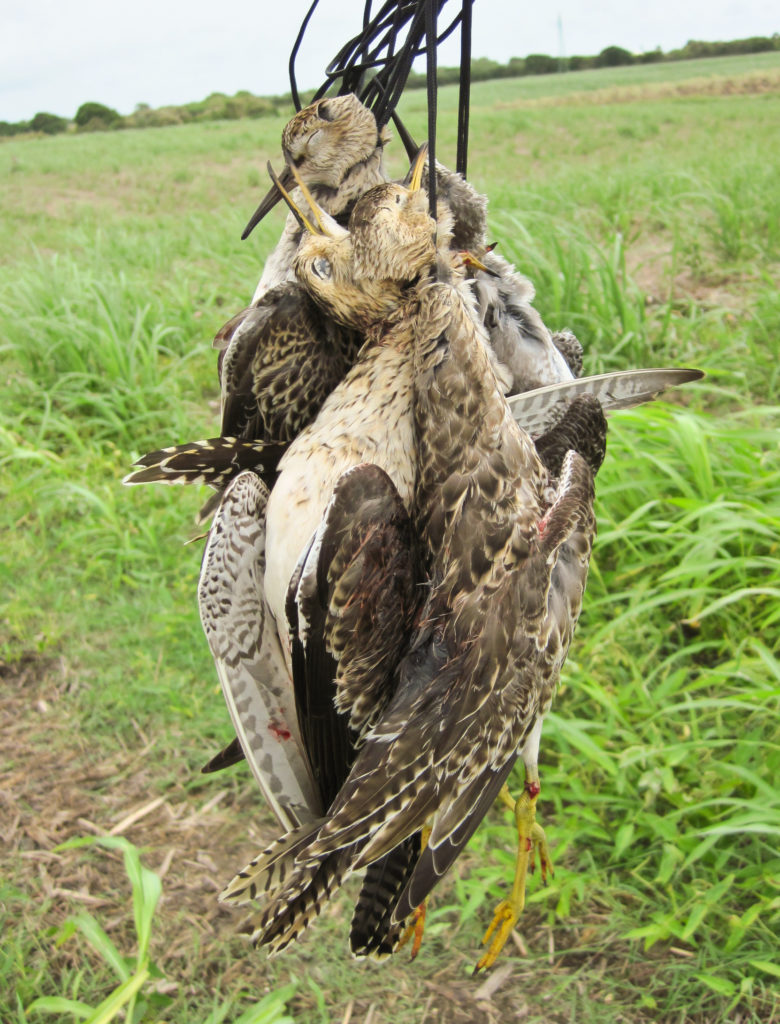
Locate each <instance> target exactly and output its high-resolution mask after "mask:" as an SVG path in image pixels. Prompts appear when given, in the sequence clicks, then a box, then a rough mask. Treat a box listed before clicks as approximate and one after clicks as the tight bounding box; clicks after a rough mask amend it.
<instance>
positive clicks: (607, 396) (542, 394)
mask: <svg viewBox="0 0 780 1024" xmlns="http://www.w3.org/2000/svg"><path fill="white" fill-rule="evenodd" d="M703 376H704V374H703V373H702V371H701V370H692V369H684V368H681V369H675V368H671V367H670V368H668V369H650V370H620V371H618V372H615V373H600V374H597V375H596V376H593V377H579V378H578V379H577V380H571V381H566V382H565V383H562V384H550V385H549V386H548V387H544V388H535V389H534V390H533V391H524V392H523V393H522V394H519V395H510V396H509V397H508V398H507V402H508V403H509V408H510V409H511V410H512V415H513V416H514V418H515V419H516V420H517V422H518V423H519V424H520V426H521V427H523V429H524V430H527V431H528V433H529V434H532V435H533V436H534V437H538V436H539V435H540V434H544V433H545V431H547V430H549V429H550V428H551V427H553V426H555V424H556V423H557V422H558V421H559V420H560V418H561V416H562V415H563V412H564V411H565V409H566V408H567V407H568V405H569V404H570V403H571V402H572V401H573V400H574V399H575V398H577V397H579V396H581V395H591V396H592V397H593V398H595V399H597V400H598V402H599V404H600V405H601V407H602V409H603V410H604V412H605V413H607V414H608V413H611V412H615V411H616V410H618V409H631V408H633V407H634V406H635V405H641V404H642V403H643V402H650V401H652V400H653V399H654V398H657V397H658V396H659V395H660V394H662V393H663V392H664V391H666V390H668V389H669V388H672V387H678V386H679V385H680V384H687V383H688V382H690V381H694V380H701V378H702V377H703Z"/></svg>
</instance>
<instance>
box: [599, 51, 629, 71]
mask: <svg viewBox="0 0 780 1024" xmlns="http://www.w3.org/2000/svg"><path fill="white" fill-rule="evenodd" d="M595 63H596V67H597V68H616V67H620V66H621V65H623V64H633V63H634V55H633V54H632V53H629V52H628V50H624V49H623V47H622V46H607V47H605V48H604V49H603V50H602V51H601V53H600V54H599V55H598V57H596V62H595Z"/></svg>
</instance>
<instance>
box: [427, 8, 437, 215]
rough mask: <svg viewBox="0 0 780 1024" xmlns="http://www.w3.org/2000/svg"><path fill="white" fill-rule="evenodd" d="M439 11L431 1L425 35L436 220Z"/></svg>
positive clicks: (430, 174)
mask: <svg viewBox="0 0 780 1024" xmlns="http://www.w3.org/2000/svg"><path fill="white" fill-rule="evenodd" d="M438 13H439V12H438V11H437V9H436V7H435V5H434V4H433V3H431V2H429V3H428V4H427V5H426V8H425V35H426V39H427V43H428V47H427V50H428V52H427V61H426V77H427V79H428V83H427V84H428V208H429V210H430V214H431V217H433V219H434V221H435V220H436V114H437V112H438V111H437V100H438V82H437V81H436V44H437V39H436V16H437V14H438Z"/></svg>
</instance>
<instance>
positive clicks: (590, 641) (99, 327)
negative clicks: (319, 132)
mask: <svg viewBox="0 0 780 1024" xmlns="http://www.w3.org/2000/svg"><path fill="white" fill-rule="evenodd" d="M587 93H590V97H589V98H588V96H587V95H586V94H587ZM424 101H425V100H424V92H422V91H420V92H416V93H411V94H410V95H409V96H408V98H407V99H406V100H405V101H404V104H405V106H404V108H403V109H404V113H405V115H406V118H407V120H408V123H409V126H410V128H411V130H412V132H413V133H414V134H415V135H416V136H417V137H421V136H422V134H423V125H424ZM456 103H457V98H456V92H455V91H454V90H451V89H447V90H443V92H442V94H441V97H440V125H441V128H440V136H439V154H438V155H439V156H440V158H441V159H444V160H445V161H448V162H453V160H454V155H453V154H454V138H455V132H454V123H453V120H454V119H453V112H454V110H455V109H456ZM471 118H472V119H471V130H472V143H471V149H470V166H469V173H470V177H471V178H472V180H473V181H474V183H475V184H476V185H477V186H478V187H479V188H480V189H481V190H483V191H485V192H486V193H487V194H488V195H489V196H490V227H491V232H492V235H493V237H494V238H495V239H496V240H497V241H498V243H499V251H500V252H502V253H503V254H504V255H505V256H506V257H508V258H509V259H511V260H512V261H513V262H515V263H516V265H517V267H518V269H519V270H521V271H522V272H523V273H525V274H527V275H528V276H529V277H530V278H531V279H532V280H533V282H534V284H535V285H536V290H537V298H536V305H537V306H538V308H539V310H540V311H541V313H542V315H543V317H544V318H545V321H546V322H547V323H548V325H549V326H550V327H551V328H553V329H555V328H561V327H565V326H568V327H571V328H572V329H573V330H574V331H575V333H576V334H577V335H578V337H579V338H580V339H581V341H582V343H583V345H584V348H585V352H586V369H587V371H588V372H598V371H601V370H605V369H613V368H624V367H630V366H653V365H663V364H673V365H681V366H682V365H689V366H698V367H700V368H701V369H703V370H705V371H706V372H707V378H706V380H705V381H703V382H702V383H701V384H698V385H694V386H689V387H688V388H686V389H685V390H684V391H681V392H680V393H679V394H677V395H674V396H673V397H672V398H671V400H670V401H669V402H668V403H658V404H656V405H653V406H651V407H646V408H643V409H639V410H637V411H634V412H632V413H630V414H623V415H620V416H615V417H614V418H613V419H612V420H611V422H610V436H609V446H608V452H607V459H606V462H605V464H604V466H603V468H602V470H601V472H600V474H599V477H598V479H597V504H598V508H597V511H598V521H599V537H598V540H597V544H596V548H595V552H594V557H593V562H592V566H591V574H590V579H589V583H588V591H587V594H586V599H585V607H584V612H583V615H582V618H581V621H580V625H579V628H578V632H577V636H576V637H575V641H574V643H573V645H572V650H571V654H570V657H569V660H568V662H567V665H566V667H565V670H564V675H563V680H562V685H561V688H560V692H559V695H558V697H557V699H556V704H555V707H554V713H553V714H552V715H551V716H550V717H549V719H548V721H547V724H546V726H545V734H544V737H543V741H542V749H541V755H540V771H541V778H542V795H541V797H540V803H539V815H540V820H541V821H542V822H543V823H544V825H545V828H546V831H547V835H548V839H549V840H550V843H551V847H552V854H553V860H554V864H555V877H554V879H553V880H552V884H551V885H550V886H549V888H547V889H543V888H541V886H540V885H539V883H538V882H537V881H532V883H531V887H530V895H529V901H528V905H527V908H526V912H525V914H524V917H523V918H522V920H521V921H520V923H519V925H518V928H517V931H516V933H515V936H514V941H513V942H510V943H509V944H508V946H507V949H506V951H505V953H504V955H503V957H502V958H501V959H500V960H499V963H498V964H497V966H496V968H495V969H494V971H493V973H492V974H490V975H488V976H486V977H481V978H477V979H472V978H471V970H472V968H473V965H474V963H475V962H476V959H477V957H478V955H479V949H480V945H479V944H480V939H481V935H482V931H483V930H484V928H485V926H486V924H487V923H488V921H489V919H490V917H491V915H492V909H493V906H494V904H495V903H496V902H497V901H498V900H499V899H500V898H501V897H502V895H503V894H504V892H505V891H506V889H507V887H508V886H509V885H510V884H511V877H512V871H513V861H514V829H513V826H512V824H511V821H510V818H509V815H508V814H507V813H506V812H504V811H503V810H500V809H498V808H495V809H494V810H492V811H491V812H490V813H489V814H488V816H487V818H486V819H485V822H484V823H483V824H482V826H481V827H480V829H479V830H478V832H477V834H476V836H475V837H474V839H473V840H472V842H471V843H470V845H469V847H468V849H467V851H466V853H465V855H464V856H463V857H461V858H460V860H459V861H458V862H457V864H456V866H455V869H454V870H453V871H452V872H451V874H450V876H449V877H448V878H447V879H446V880H445V881H444V882H443V883H442V884H441V885H440V886H439V887H438V889H437V890H435V892H434V894H433V897H432V899H431V905H430V909H429V914H428V924H427V928H426V936H425V940H424V943H423V947H422V951H421V953H420V956H419V957H418V959H417V960H416V961H414V962H413V963H410V962H409V959H408V955H407V953H406V952H405V951H402V952H401V953H400V954H398V956H396V957H395V958H394V959H392V960H390V961H384V962H382V963H363V962H358V961H353V960H352V959H351V958H350V956H349V954H348V951H347V931H348V921H349V913H350V896H354V893H353V890H351V889H349V890H348V891H347V893H346V894H344V895H342V896H341V897H339V898H338V899H337V900H335V901H334V902H333V903H332V905H331V906H330V907H329V908H328V909H327V911H326V912H325V913H324V915H323V917H322V919H321V920H320V921H319V922H318V923H317V925H316V926H315V927H314V928H313V929H312V930H311V931H310V932H309V933H308V934H307V935H306V937H305V938H304V939H303V941H301V942H300V944H299V945H298V947H297V948H296V949H295V950H292V951H290V952H288V953H285V954H283V955H282V956H279V957H277V958H275V959H273V960H270V961H269V960H268V959H267V958H266V956H265V954H264V953H258V952H256V951H254V950H252V949H251V948H249V947H247V946H245V944H244V942H243V941H242V940H241V939H240V938H238V937H236V936H235V934H234V931H235V926H236V924H237V921H238V920H239V919H240V918H239V915H237V914H235V913H233V912H230V911H228V910H227V909H225V908H222V907H220V906H219V905H218V904H217V902H216V896H217V893H218V891H219V889H220V888H221V887H222V885H223V884H224V883H225V882H226V881H227V880H228V879H229V877H230V876H231V874H232V872H233V871H234V869H236V868H238V867H239V866H241V865H243V864H244V863H245V861H246V860H247V859H248V858H249V857H250V856H251V855H252V854H253V853H254V852H256V851H257V849H258V848H259V847H260V846H261V845H263V844H264V843H265V842H266V841H267V840H269V839H270V838H272V837H273V835H274V824H273V822H272V819H271V816H270V814H269V813H268V812H267V811H266V809H265V808H264V806H263V805H262V803H261V800H260V797H259V794H258V792H257V790H256V788H255V786H254V785H253V783H252V781H251V778H250V777H249V773H248V771H246V770H245V769H244V768H243V767H240V766H239V767H236V768H234V769H232V770H230V771H229V772H227V773H223V774H222V775H217V776H203V775H201V774H200V773H199V768H200V766H201V764H203V763H204V762H205V761H206V760H207V759H208V757H210V756H211V755H212V754H214V753H215V752H216V750H217V749H219V748H220V747H221V746H222V745H223V744H224V743H225V742H227V740H228V739H229V737H230V734H231V732H230V727H229V722H228V717H227V713H226V711H225V708H224V706H223V703H222V698H221V696H220V693H219V688H218V685H217V682H216V675H215V672H214V669H213V665H212V663H211V660H210V657H209V654H208V651H207V648H206V644H205V640H204V638H203V636H202V633H201V629H200V624H199V621H198V614H197V609H196V603H195V586H196V580H197V574H198V568H199V561H200V555H201V551H202V541H199V540H196V541H195V542H194V543H192V544H186V543H185V542H186V541H189V540H193V538H197V535H198V529H197V528H196V527H195V525H194V521H193V517H194V514H195V512H196V510H197V509H198V507H199V506H200V504H201V502H202V500H203V497H204V494H203V493H200V492H199V491H197V490H191V489H179V488H159V489H155V488H153V487H149V488H135V489H132V490H129V489H125V488H123V487H122V486H121V484H120V481H121V478H122V476H123V475H124V474H125V472H127V470H128V467H129V465H130V463H131V462H132V461H133V459H134V458H136V457H137V456H138V455H139V454H141V453H143V452H145V451H146V450H148V449H150V448H153V447H158V446H160V445H164V444H169V443H174V442H178V441H183V440H188V439H194V438H198V437H208V436H213V435H214V433H215V432H216V431H217V429H218V407H217V400H218V388H217V379H216V360H215V353H214V352H213V351H212V348H211V340H212V338H213V336H214V334H215V332H216V331H217V329H218V328H219V327H220V326H221V325H222V323H223V322H224V321H226V320H227V319H228V318H229V317H230V316H231V315H232V314H233V313H234V312H236V311H237V310H238V309H239V308H241V307H242V306H243V305H244V304H245V303H246V302H247V301H248V299H249V297H250V296H251V294H252V291H253V289H254V285H255V283H256V281H257V278H258V276H259V273H260V270H261V267H262V263H263V259H264V256H265V254H267V252H268V251H269V249H270V247H271V245H272V244H273V241H274V239H275V237H276V236H278V232H279V230H280V225H281V223H282V216H281V214H277V215H274V216H273V217H269V218H268V220H267V221H266V222H264V223H263V225H261V227H260V228H259V229H258V230H256V231H255V232H254V234H253V235H252V236H251V238H250V240H249V241H247V242H244V243H242V242H240V241H239V240H238V239H239V235H240V232H241V229H242V228H243V225H244V224H245V222H246V220H247V218H248V216H249V214H250V213H251V212H252V210H253V209H254V207H255V205H256V203H257V201H258V199H259V197H260V196H261V195H262V194H263V193H264V191H265V189H266V186H267V175H266V172H265V163H266V160H268V159H269V158H271V159H272V160H273V161H274V163H275V165H276V166H277V167H278V166H279V165H280V163H281V156H280V152H279V135H280V131H281V128H282V126H283V121H282V120H281V119H263V120H260V121H251V122H250V121H245V122H221V123H209V124H200V125H194V124H193V125H185V126H179V127H172V128H161V129H147V130H144V131H126V132H107V133H96V134H89V135H60V136H56V137H51V138H40V139H26V140H23V141H20V140H17V139H14V140H10V141H8V142H4V143H3V144H2V145H0V196H1V197H2V199H1V202H2V209H3V218H2V222H0V243H1V244H0V314H1V316H2V324H3V331H2V336H0V351H2V366H3V372H2V376H1V379H0V496H1V497H2V500H0V530H1V531H2V545H1V546H0V580H1V581H2V586H1V587H0V606H1V612H0V621H1V622H2V625H0V678H1V679H2V689H1V690H0V714H2V725H3V744H2V752H1V753H0V769H1V770H2V778H3V784H2V787H1V788H0V798H1V799H2V813H0V836H1V837H2V839H3V845H2V848H0V865H1V870H0V915H2V934H3V942H2V948H1V950H0V1020H2V1021H3V1022H4V1024H5V1022H6V1021H7V1022H9V1024H23V1022H30V1024H37V1022H39V1021H40V1022H44V1021H65V1022H68V1021H72V1020H87V1019H91V1018H90V1014H92V1013H93V1011H94V1009H95V1008H97V1007H101V1004H102V1008H101V1009H100V1012H99V1013H98V1014H97V1015H96V1016H94V1017H93V1018H92V1019H95V1020H110V1019H112V1017H113V1019H119V1020H124V1019H125V1013H126V1012H127V1013H128V1015H129V1016H128V1018H127V1019H130V1018H131V1017H132V1018H133V1019H134V1020H136V1021H145V1022H152V1021H154V1022H168V1024H220V1022H222V1021H225V1022H226V1024H236V1022H237V1021H239V1019H240V1021H241V1024H250V1022H261V1021H265V1022H267V1024H274V1022H279V1021H283V1020H287V1021H289V1020H292V1021H294V1022H295V1024H309V1022H329V1021H337V1022H338V1021H344V1022H345V1024H349V1022H352V1024H358V1022H366V1024H368V1022H369V1021H370V1022H371V1024H398V1022H407V1021H408V1022H418V1021H427V1022H432V1021H440V1022H443V1024H449V1022H456V1024H457V1022H471V1021H491V1022H492V1021H507V1020H515V1019H521V1020H524V1021H528V1022H536V1024H542V1022H545V1024H548V1022H569V1021H576V1022H578V1024H588V1022H593V1024H612V1022H614V1024H618V1022H647V1024H651V1022H652V1024H655V1022H664V1024H666V1022H669V1024H671V1022H676V1024H683V1022H689V1021H690V1022H697V1024H716V1022H721V1021H722V1022H730V1024H731V1022H740V1024H747V1022H762V1024H768V1022H770V1021H780V996H779V995H778V988H779V987H780V962H778V959H777V947H778V931H779V930H780V928H779V925H780V854H779V853H778V848H779V847H780V794H779V793H778V787H777V779H778V777H780V727H779V726H778V722H779V721H780V719H779V718H778V711H779V710H780V700H779V698H780V663H779V662H778V653H777V652H778V650H779V649H780V629H779V628H778V626H779V621H780V600H779V599H780V573H779V572H778V558H779V556H780V549H779V541H778V538H779V537H780V459H778V432H777V428H778V415H777V414H778V404H779V403H778V364H779V363H780V343H779V340H780V296H779V295H778V280H779V279H780V187H779V185H778V183H779V182H780V133H778V130H777V126H778V124H780V59H779V58H778V54H762V55H758V56H757V57H750V58H747V57H746V58H729V59H728V60H726V59H723V60H712V61H696V62H690V63H688V64H685V65H683V64H664V65H653V66H649V67H638V68H620V69H614V70H610V71H607V70H605V71H603V72H583V73H579V74H576V75H575V74H571V75H566V76H547V77H545V78H539V79H514V80H502V81H500V82H485V83H479V84H478V85H477V86H475V87H474V89H473V100H472V114H471ZM391 152H392V159H391V163H390V167H391V170H394V171H395V170H400V169H401V168H402V166H403V163H404V157H403V153H402V148H401V146H400V144H399V143H397V142H395V143H393V146H392V151H391ZM515 781H516V782H517V781H518V780H517V779H516V780H515ZM108 834H111V835H113V837H114V840H115V842H114V845H113V846H108V847H106V846H105V845H94V844H91V845H86V846H78V847H74V846H69V847H67V848H65V849H60V848H59V844H61V843H63V842H65V841H67V840H71V839H75V838H77V837H90V836H92V837H96V836H106V835H108ZM122 839H125V840H129V841H130V842H131V843H132V844H133V845H132V846H129V845H127V846H122V845H121V841H122ZM117 842H119V844H120V845H119V846H117V845H116V843H117ZM139 852H140V861H139V860H138V856H139ZM144 871H147V872H148V873H144ZM155 877H156V878H159V879H161V888H162V895H161V897H160V900H159V902H158V903H156V907H155V902H156V896H157V888H158V883H157V882H156V881H154V880H153V879H154V878H155ZM133 893H134V894H135V895H133ZM288 986H289V987H288ZM117 993H119V994H118V995H117ZM41 1000H43V1001H41ZM63 1000H69V1001H70V1002H63ZM285 1005H286V1010H285V1009H284V1007H285ZM79 1007H80V1009H79ZM115 1015H118V1016H115Z"/></svg>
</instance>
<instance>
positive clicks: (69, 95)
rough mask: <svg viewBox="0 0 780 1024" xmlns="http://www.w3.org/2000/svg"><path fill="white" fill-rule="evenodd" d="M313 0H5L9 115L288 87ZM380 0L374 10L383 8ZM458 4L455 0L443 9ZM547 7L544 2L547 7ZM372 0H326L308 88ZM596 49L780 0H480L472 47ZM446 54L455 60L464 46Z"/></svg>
mask: <svg viewBox="0 0 780 1024" xmlns="http://www.w3.org/2000/svg"><path fill="white" fill-rule="evenodd" d="M309 2H310V0H274V2H269V0H259V2H258V0H219V2H215V0H188V2H187V3H186V4H185V3H182V2H178V0H133V3H132V4H131V3H127V2H125V0H116V2H114V3H110V2H108V3H107V2H106V0H69V2H67V3H63V2H62V0H5V2H4V4H3V13H2V17H1V18H0V120H4V121H19V120H27V119H29V118H30V117H32V116H33V114H35V113H37V112H38V111H49V112H51V113H55V114H61V115H63V116H65V117H73V115H74V114H75V112H76V110H77V109H78V107H79V106H80V105H81V104H82V103H84V102H85V101H87V100H95V101H97V102H99V103H105V104H107V105H108V106H111V107H115V108H116V109H117V110H119V112H120V113H122V114H129V113H131V112H132V111H133V109H134V108H135V106H136V104H138V103H148V104H150V105H151V106H153V107H158V106H163V105H165V104H169V103H172V104H179V103H187V102H190V101H192V100H201V99H204V98H205V97H206V96H207V95H208V94H209V93H211V92H224V93H228V94H231V95H232V94H233V93H235V92H237V91H238V90H239V89H249V90H250V91H251V92H254V93H257V94H259V95H264V94H273V93H282V92H286V91H288V89H289V84H288V77H287V60H288V57H289V53H290V49H291V47H292V44H293V42H294V39H295V36H296V33H297V30H298V27H299V25H300V22H301V20H302V18H303V15H304V13H305V11H306V9H307V8H308V6H309ZM379 6H380V3H379V0H377V2H375V4H374V7H375V9H377V10H378V9H379ZM450 7H452V8H453V10H456V9H457V8H456V7H455V4H454V0H450V2H449V3H448V4H447V7H445V9H444V14H446V13H447V12H448V9H449V8H450ZM545 7H546V9H544V8H545ZM362 10H363V0H320V4H319V7H318V9H317V11H316V12H315V14H314V17H313V19H312V21H311V23H310V26H309V30H308V32H307V37H306V46H305V47H304V49H303V50H302V51H301V54H300V57H299V60H298V64H297V68H298V84H299V86H300V87H301V88H306V87H307V86H315V85H319V83H320V82H321V81H322V79H323V77H324V75H323V71H324V67H325V65H326V63H327V62H328V60H329V59H330V58H331V57H332V56H333V55H334V54H335V53H336V51H337V50H338V48H339V47H340V45H341V44H342V43H344V42H346V40H347V39H348V38H350V37H351V36H353V35H354V34H355V33H356V31H357V30H358V28H359V26H360V20H361V16H362ZM559 16H560V20H561V25H562V29H563V53H564V55H569V56H570V55H571V54H575V53H580V54H594V53H598V52H599V50H601V49H603V48H604V47H605V46H609V45H611V44H616V45H618V46H624V47H626V49H629V50H633V51H636V52H638V51H642V50H650V49H654V48H655V47H656V46H660V47H662V49H664V50H670V49H673V48H675V47H677V46H682V45H684V44H685V42H686V41H687V40H688V39H706V40H719V39H738V38H743V37H745V36H751V35H772V34H773V33H774V32H777V31H780V13H778V6H777V0H653V2H651V3H647V2H643V3H637V2H636V0H633V2H632V0H589V2H587V3H585V2H583V0H558V2H557V3H555V4H550V5H549V6H546V5H541V4H538V3H535V2H533V0H476V3H475V6H474V27H473V35H472V38H473V54H474V56H475V57H492V58H493V59H495V60H499V61H502V62H506V61H507V60H508V59H509V58H510V57H523V56H526V55H527V54H529V53H550V54H553V55H555V56H558V55H559V53H560V43H559V30H558V18H559ZM439 61H440V63H441V64H457V63H458V56H457V43H455V42H453V43H452V45H451V46H450V48H449V49H444V48H443V49H442V52H441V54H440V57H439Z"/></svg>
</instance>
